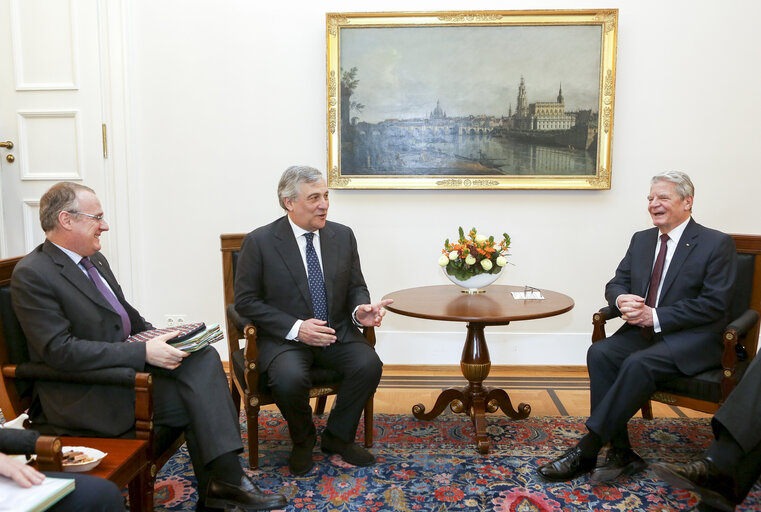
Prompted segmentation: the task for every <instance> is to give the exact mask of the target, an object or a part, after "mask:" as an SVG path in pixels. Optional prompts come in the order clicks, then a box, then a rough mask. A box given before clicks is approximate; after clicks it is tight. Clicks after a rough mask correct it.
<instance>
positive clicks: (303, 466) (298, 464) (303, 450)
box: [288, 435, 316, 475]
mask: <svg viewBox="0 0 761 512" xmlns="http://www.w3.org/2000/svg"><path fill="white" fill-rule="evenodd" d="M315 442H316V438H315V436H314V435H311V436H309V438H308V439H307V440H306V441H304V442H303V443H294V445H293V449H292V450H291V456H290V457H288V469H290V470H291V473H292V474H294V475H304V474H306V473H309V471H310V470H311V469H312V468H313V467H314V461H312V449H313V448H314V445H315Z"/></svg>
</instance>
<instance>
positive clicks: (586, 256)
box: [127, 0, 761, 364]
mask: <svg viewBox="0 0 761 512" xmlns="http://www.w3.org/2000/svg"><path fill="white" fill-rule="evenodd" d="M585 7H594V8H601V7H618V8H619V9H620V12H619V20H620V24H619V39H618V65H617V82H616V105H615V119H614V135H613V149H612V155H613V167H612V171H613V176H612V188H611V190H609V191H524V190H515V191H405V190H398V191H343V190H335V191H331V210H330V218H331V219H332V220H335V221H338V222H343V223H346V224H349V225H351V226H352V227H353V228H354V231H355V233H356V235H357V239H358V242H359V248H360V255H361V257H362V263H363V268H364V274H365V278H366V280H367V283H368V286H369V288H370V291H371V293H372V295H373V299H379V298H380V297H381V296H383V295H384V294H386V293H389V292H391V291H394V290H397V289H401V288H407V287H413V286H422V285H430V284H443V283H445V282H446V280H445V279H444V277H443V276H442V275H441V272H440V270H439V267H438V266H437V264H436V259H437V257H438V255H439V251H440V247H441V244H442V243H443V240H444V239H445V238H447V237H452V236H454V235H455V234H456V230H457V227H458V226H460V225H462V226H463V227H466V228H467V227H470V226H476V227H478V229H479V230H480V231H481V232H484V233H495V234H498V233H502V232H504V231H507V232H508V233H509V234H510V235H511V237H512V239H513V248H512V254H513V256H512V258H511V261H512V262H513V263H514V264H515V265H514V266H510V267H509V268H508V269H507V274H506V275H505V276H503V277H502V279H501V281H500V282H501V283H502V284H518V285H523V284H529V285H532V286H536V287H539V288H549V289H553V290H556V291H560V292H563V293H566V294H568V295H570V296H571V297H573V298H574V300H575V301H576V306H575V308H574V309H573V310H572V311H571V312H569V313H567V314H565V315H562V316H558V317H555V318H551V319H545V320H535V321H527V322H518V323H515V324H513V325H510V326H506V327H490V328H488V329H487V337H488V339H489V342H490V350H491V355H492V362H493V364H584V356H585V352H586V347H587V345H588V343H589V341H588V340H589V333H590V331H591V314H592V312H593V311H595V310H596V309H597V308H598V307H600V306H601V305H603V298H602V295H603V287H604V284H605V283H606V282H607V281H608V279H610V277H611V276H612V274H613V271H614V269H615V267H616V265H617V263H618V261H619V260H620V259H621V257H622V256H623V254H624V251H625V249H626V246H627V244H628V241H629V238H630V237H631V234H632V233H633V232H634V231H635V230H639V229H644V228H647V227H648V226H649V225H650V223H649V216H648V214H647V212H646V202H645V196H646V195H647V192H648V179H649V177H650V176H652V175H653V174H654V173H656V172H658V171H661V170H666V169H679V170H684V171H686V172H687V173H689V174H690V175H691V177H692V178H693V181H694V182H695V184H696V190H697V192H696V198H695V218H696V219H697V220H698V221H699V222H701V223H703V224H705V225H708V226H711V227H715V228H718V229H721V230H725V231H729V232H739V233H760V232H761V223H760V222H759V219H760V218H761V216H760V215H759V214H758V213H757V209H758V208H757V207H756V203H757V201H758V198H759V197H760V195H759V191H761V173H759V167H760V165H759V162H760V161H761V149H759V148H761V143H759V134H760V133H761V130H759V129H758V123H759V120H761V94H759V92H758V90H759V89H758V88H759V84H761V72H759V62H761V37H760V36H759V30H758V28H757V20H758V19H759V18H761V3H759V2H757V1H755V0H747V1H739V0H738V1H728V2H724V3H722V4H720V5H719V4H717V3H716V2H708V1H705V0H700V1H689V2H688V1H680V2H676V1H674V2H664V1H650V0H645V1H643V0H619V1H616V2H610V1H607V0H599V1H596V2H592V3H591V4H589V3H585V2H584V1H578V2H571V3H566V2H558V1H555V2H551V1H539V0H537V1H532V2H529V1H520V0H515V1H511V2H507V3H505V2H498V1H486V0H484V1H476V2H462V1H459V2H457V1H450V0H437V1H429V0H417V1H414V0H408V1H404V2H402V1H398V0H384V1H378V0H374V1H364V2H360V1H345V0H343V1H334V2H325V1H314V2H292V1H281V2H277V3H274V2H273V3H267V4H266V5H265V6H262V5H261V4H260V3H258V2H251V1H248V0H235V1H234V0H225V1H221V0H220V1H217V2H213V3H209V2H207V1H203V2H202V1H199V0H193V1H190V0H164V1H162V2H153V1H150V0H138V1H133V2H129V7H128V9H129V15H128V19H127V25H128V42H127V51H128V63H129V64H128V65H129V68H128V76H129V84H128V85H129V90H130V91H131V95H130V104H129V106H128V108H129V112H130V113H131V114H132V119H131V120H130V125H131V127H132V134H131V137H132V140H133V141H134V144H133V147H132V148H131V162H130V168H129V181H130V191H131V192H132V194H131V197H130V201H131V211H132V212H133V217H132V233H133V239H134V244H135V247H134V251H133V253H134V254H135V255H136V257H135V261H134V262H133V269H134V272H135V273H136V275H135V281H134V282H135V284H136V287H135V291H134V294H133V295H134V296H133V297H132V298H133V300H134V302H136V303H137V305H138V306H139V308H140V310H141V311H142V312H143V314H144V315H145V316H146V317H148V318H149V319H152V320H153V321H154V322H155V323H157V324H161V323H162V322H163V316H164V314H166V313H185V314H186V315H187V316H188V317H189V318H190V319H192V320H204V321H206V322H207V323H211V322H221V323H223V322H224V316H223V307H222V282H221V258H220V253H219V234H220V233H234V232H245V231H249V230H251V229H253V228H254V227H257V226H259V225H262V224H265V223H268V222H270V221H271V220H273V219H274V218H276V217H277V216H279V215H280V214H281V212H280V210H279V208H278V205H277V200H276V193H275V189H276V183H277V180H278V178H279V175H280V173H281V172H282V171H283V170H284V169H285V168H286V167H287V166H289V165H293V164H307V165H313V166H316V167H318V168H321V169H324V168H325V165H326V149H325V148H326V133H325V98H326V91H325V12H348V11H379V10H386V11H393V10H398V11H432V10H465V9H468V10H474V9H506V8H511V9H537V8H541V9H554V8H585ZM464 332H465V328H464V325H461V324H456V323H451V324H449V323H444V322H431V321H425V320H416V319H411V318H403V317H400V316H397V315H394V314H392V313H390V314H389V315H388V316H387V318H386V321H385V322H384V325H383V328H382V329H380V331H379V333H378V351H379V353H380V354H381V356H382V358H383V359H384V361H385V362H386V363H391V364H457V363H458V362H459V357H460V351H461V347H462V340H463V339H464Z"/></svg>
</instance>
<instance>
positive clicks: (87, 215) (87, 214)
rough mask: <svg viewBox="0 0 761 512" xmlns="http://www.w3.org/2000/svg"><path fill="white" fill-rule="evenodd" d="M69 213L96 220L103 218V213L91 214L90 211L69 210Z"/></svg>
mask: <svg viewBox="0 0 761 512" xmlns="http://www.w3.org/2000/svg"><path fill="white" fill-rule="evenodd" d="M69 213H70V214H72V215H84V216H85V217H90V218H91V219H95V220H96V221H98V222H100V221H102V220H103V215H93V214H92V213H85V212H78V211H76V210H74V211H69Z"/></svg>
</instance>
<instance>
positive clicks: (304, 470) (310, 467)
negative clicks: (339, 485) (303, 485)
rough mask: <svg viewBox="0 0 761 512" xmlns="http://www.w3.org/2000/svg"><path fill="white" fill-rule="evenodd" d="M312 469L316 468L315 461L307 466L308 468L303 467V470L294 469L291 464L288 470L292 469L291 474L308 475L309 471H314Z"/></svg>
mask: <svg viewBox="0 0 761 512" xmlns="http://www.w3.org/2000/svg"><path fill="white" fill-rule="evenodd" d="M312 469H314V462H312V465H311V466H309V467H308V468H306V469H303V470H301V471H295V470H294V469H293V468H292V467H291V465H290V464H289V465H288V471H290V472H291V474H292V475H293V476H301V475H306V474H307V473H309V472H310V471H312Z"/></svg>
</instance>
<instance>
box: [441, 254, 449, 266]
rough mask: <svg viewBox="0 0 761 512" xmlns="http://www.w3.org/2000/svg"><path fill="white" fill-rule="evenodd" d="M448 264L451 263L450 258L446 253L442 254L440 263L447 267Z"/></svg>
mask: <svg viewBox="0 0 761 512" xmlns="http://www.w3.org/2000/svg"><path fill="white" fill-rule="evenodd" d="M448 264H449V258H447V255H446V254H442V255H441V256H440V257H439V265H441V266H442V267H446V266H447V265H448Z"/></svg>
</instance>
